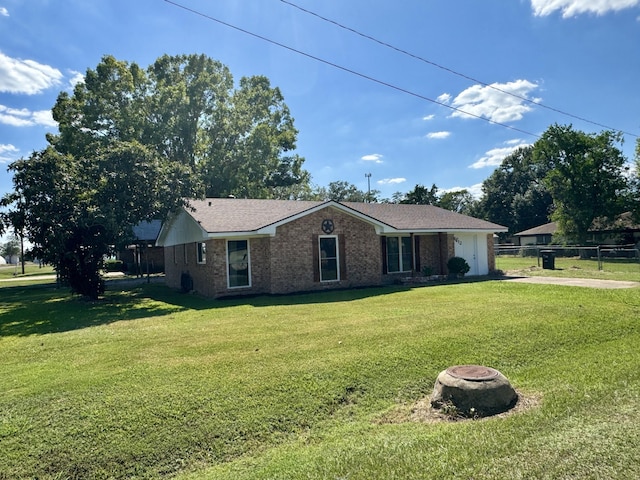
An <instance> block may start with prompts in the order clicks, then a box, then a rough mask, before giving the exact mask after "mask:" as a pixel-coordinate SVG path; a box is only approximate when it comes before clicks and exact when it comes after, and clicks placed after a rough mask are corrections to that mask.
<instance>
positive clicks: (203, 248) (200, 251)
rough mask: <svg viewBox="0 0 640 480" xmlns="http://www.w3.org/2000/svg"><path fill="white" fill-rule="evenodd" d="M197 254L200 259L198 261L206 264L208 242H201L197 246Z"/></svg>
mask: <svg viewBox="0 0 640 480" xmlns="http://www.w3.org/2000/svg"><path fill="white" fill-rule="evenodd" d="M196 256H197V259H198V263H200V264H205V263H207V244H206V243H204V242H199V243H198V244H197V246H196Z"/></svg>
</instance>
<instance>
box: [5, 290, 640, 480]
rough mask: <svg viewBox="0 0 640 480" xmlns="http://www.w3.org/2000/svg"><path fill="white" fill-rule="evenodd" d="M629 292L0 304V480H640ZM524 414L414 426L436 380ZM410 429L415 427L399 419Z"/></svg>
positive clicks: (638, 340) (10, 300)
mask: <svg viewBox="0 0 640 480" xmlns="http://www.w3.org/2000/svg"><path fill="white" fill-rule="evenodd" d="M639 292H640V290H639V289H629V290H593V289H586V288H575V287H558V286H546V285H527V284H515V283H508V282H501V281H485V282H476V283H462V284H457V285H446V284H443V285H436V286H429V287H421V288H414V289H405V288H399V287H398V288H377V289H363V290H354V291H342V292H331V293H322V294H308V295H297V296H287V297H275V298H268V297H260V298H254V299H247V300H237V301H212V300H204V299H201V298H199V297H196V296H193V295H181V294H178V293H174V292H172V291H170V290H168V289H166V288H165V287H163V286H159V285H144V286H142V287H140V288H139V289H136V290H132V291H122V292H110V293H108V294H107V296H106V298H105V299H104V300H101V301H99V302H95V303H88V302H85V301H82V300H79V299H77V298H74V297H71V296H69V295H67V294H64V293H62V292H61V291H57V290H54V289H25V288H18V287H12V288H3V290H2V293H1V295H0V358H1V359H2V361H1V362H0V392H2V395H0V451H1V452H2V454H1V455H0V479H3V480H4V479H14V478H17V479H26V478H39V479H63V478H65V479H66V478H71V479H80V478H98V479H100V478H103V479H107V478H178V479H181V480H185V479H189V480H195V479H233V480H241V479H318V480H320V479H338V478H348V479H350V480H354V479H392V478H398V479H430V478H433V479H442V478H460V479H462V478H464V479H470V478H473V479H494V478H495V479H502V478H527V479H530V478H549V479H557V478H567V479H568V478H581V479H583V478H587V479H588V478H592V479H600V478H618V479H627V478H629V479H631V478H637V477H639V476H640V428H638V425H640V409H638V405H639V400H640V369H638V364H640V349H638V345H640V326H639V325H638V319H639V318H640V294H639ZM467 363H472V364H482V365H488V366H492V367H494V368H497V369H498V370H500V371H501V372H503V373H504V374H505V375H506V376H507V377H508V378H509V379H510V380H511V382H512V383H513V385H514V386H515V387H516V389H517V390H518V392H519V393H520V395H521V399H522V404H523V405H524V406H525V407H527V408H521V409H520V410H519V411H517V412H515V413H512V414H510V415H506V416H504V417H500V418H497V417H494V418H489V419H484V420H468V421H458V422H452V421H432V419H431V418H430V417H420V415H412V411H413V410H415V408H416V406H417V405H418V404H419V402H420V401H421V400H423V399H425V398H426V397H427V396H428V395H429V394H430V393H431V390H432V388H433V384H434V381H435V378H436V376H437V374H438V372H439V371H441V370H443V369H445V368H446V367H448V366H450V365H455V364H467ZM413 417H417V418H413Z"/></svg>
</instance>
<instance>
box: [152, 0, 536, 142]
mask: <svg viewBox="0 0 640 480" xmlns="http://www.w3.org/2000/svg"><path fill="white" fill-rule="evenodd" d="M164 1H165V2H166V3H169V4H171V5H173V6H175V7H178V8H181V9H183V10H185V11H187V12H189V13H192V14H194V15H198V16H200V17H202V18H205V19H207V20H210V21H212V22H216V23H218V24H220V25H224V26H225V27H229V28H232V29H234V30H236V31H238V32H242V33H244V34H247V35H250V36H252V37H254V38H257V39H259V40H262V41H264V42H268V43H270V44H272V45H276V46H278V47H281V48H284V49H286V50H289V51H291V52H294V53H297V54H299V55H303V56H305V57H307V58H310V59H312V60H315V61H317V62H320V63H324V64H325V65H329V66H331V67H333V68H337V69H338V70H342V71H343V72H347V73H350V74H352V75H355V76H358V77H360V78H364V79H365V80H369V81H371V82H374V83H377V84H379V85H383V86H385V87H388V88H392V89H394V90H397V91H399V92H402V93H406V94H407V95H411V96H413V97H416V98H419V99H421V100H425V101H427V102H431V103H435V104H436V105H440V106H441V107H445V108H448V109H450V110H453V111H455V112H458V113H462V114H464V115H468V116H470V117H474V118H477V119H480V120H484V121H485V122H488V123H491V124H493V125H498V126H500V127H504V128H508V129H509V130H513V131H515V132H519V133H522V134H524V135H529V136H531V137H536V138H537V137H539V135H537V134H535V133H531V132H527V131H526V130H522V129H520V128H517V127H513V126H511V125H507V124H505V123H500V122H496V121H495V120H491V119H490V118H485V117H483V116H481V115H477V114H475V113H470V112H467V111H465V110H462V109H461V108H457V107H454V106H452V105H447V104H446V103H443V102H439V101H438V100H435V99H433V98H429V97H427V96H424V95H421V94H419V93H416V92H412V91H411V90H407V89H405V88H402V87H399V86H397V85H394V84H391V83H388V82H385V81H383V80H379V79H377V78H374V77H371V76H369V75H366V74H364V73H361V72H358V71H356V70H352V69H350V68H347V67H344V66H342V65H338V64H337V63H333V62H331V61H329V60H325V59H323V58H320V57H317V56H315V55H311V54H310V53H306V52H303V51H302V50H298V49H295V48H293V47H290V46H288V45H285V44H283V43H280V42H276V41H275V40H271V39H270V38H267V37H264V36H262V35H259V34H257V33H253V32H250V31H249V30H245V29H244V28H241V27H238V26H236V25H232V24H230V23H228V22H225V21H223V20H220V19H218V18H215V17H213V16H211V15H207V14H206V13H203V12H200V11H198V10H195V9H193V8H190V7H187V6H185V5H182V4H180V3H177V2H174V1H172V0H164Z"/></svg>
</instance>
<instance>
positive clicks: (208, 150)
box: [3, 55, 309, 298]
mask: <svg viewBox="0 0 640 480" xmlns="http://www.w3.org/2000/svg"><path fill="white" fill-rule="evenodd" d="M53 116H54V119H55V120H56V121H57V122H58V124H59V133H58V134H56V135H48V136H47V139H48V141H49V144H50V146H49V147H47V148H46V149H44V150H42V151H41V152H36V153H34V154H33V155H31V157H29V158H27V159H21V160H19V161H17V162H14V163H13V164H12V165H11V166H10V170H11V171H13V173H14V187H15V191H14V192H13V193H12V194H11V195H9V196H7V197H6V198H5V199H4V200H3V204H4V205H5V207H7V208H8V209H9V212H13V213H12V216H9V215H5V221H3V223H7V219H8V221H9V223H11V224H13V226H14V227H15V226H16V222H17V219H22V220H21V222H23V224H24V225H23V226H24V231H25V234H26V235H27V236H28V237H29V239H30V240H31V241H32V243H34V244H35V246H36V253H37V254H39V255H40V256H41V257H42V258H43V259H44V260H46V261H48V262H49V263H52V264H53V265H55V266H56V268H57V269H58V272H59V273H60V275H61V276H62V277H63V278H64V279H66V280H68V281H69V283H70V285H71V287H72V289H73V290H74V291H76V292H78V293H81V294H83V295H86V296H89V297H93V298H95V297H97V296H98V295H99V294H100V292H101V291H102V288H103V284H102V279H101V277H100V269H101V267H102V262H103V259H104V256H105V255H106V254H107V253H109V251H110V249H111V248H112V247H113V246H116V245H119V244H121V243H123V242H125V241H126V240H127V237H128V235H129V233H130V232H131V227H132V226H133V225H135V224H136V223H138V222H140V221H143V220H149V219H152V218H162V217H163V216H164V215H166V213H167V212H168V211H170V210H171V209H173V208H175V207H176V206H178V205H181V204H182V203H183V202H184V199H185V198H191V197H199V196H202V195H203V194H204V193H205V192H206V193H207V194H209V195H213V196H227V195H236V196H246V197H254V198H260V197H261V198H269V197H271V198H274V197H282V198H290V197H291V196H294V195H298V194H299V192H300V191H302V190H303V189H302V187H304V185H307V184H308V181H309V175H308V173H307V172H306V171H305V170H303V169H302V164H303V162H304V159H303V158H302V157H300V156H298V155H296V154H295V153H293V151H294V150H295V146H296V145H295V142H296V136H297V130H296V129H295V127H294V125H293V118H292V117H291V115H290V113H289V109H288V107H287V106H286V104H285V103H284V99H283V97H282V94H281V93H280V91H279V89H277V88H272V87H271V86H270V84H269V81H268V79H266V78H265V77H250V78H243V79H241V80H240V83H239V87H238V88H234V82H233V78H232V76H231V73H230V72H229V70H228V68H227V67H225V66H224V65H222V64H221V63H220V62H217V61H214V60H212V59H210V58H208V57H206V56H204V55H179V56H167V55H165V56H163V57H160V58H159V59H158V60H157V61H156V62H154V64H153V65H151V66H150V67H149V68H147V69H146V70H145V69H142V68H140V67H139V66H138V65H137V64H135V63H128V62H124V61H119V60H117V59H115V58H114V57H112V56H105V57H104V58H103V59H102V61H101V62H100V63H99V64H98V66H97V67H96V68H95V69H89V70H87V73H86V76H85V81H84V82H81V83H79V84H77V85H76V87H75V88H74V91H73V94H69V93H66V92H63V93H61V94H60V95H59V96H58V99H57V102H56V104H55V106H54V108H53Z"/></svg>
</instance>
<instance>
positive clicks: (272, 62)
mask: <svg viewBox="0 0 640 480" xmlns="http://www.w3.org/2000/svg"><path fill="white" fill-rule="evenodd" d="M288 2H290V3H288ZM291 3H293V4H294V5H291ZM176 4H178V5H176ZM181 6H183V7H186V8H188V9H192V10H194V11H196V12H198V13H200V14H201V15H198V14H197V13H193V12H190V11H188V10H185V9H184V8H182V7H181ZM302 9H306V10H308V11H310V12H312V13H314V14H315V15H313V14H311V13H309V12H305V11H303V10H302ZM203 15H204V16H203ZM320 17H324V19H322V18H320ZM213 19H216V20H219V21H220V22H224V23H227V24H229V25H233V26H235V27H237V28H239V29H242V30H245V31H248V32H251V33H253V34H255V35H258V36H261V37H264V38H267V39H269V40H271V41H273V42H275V43H270V42H268V41H266V40H265V39H260V38H257V37H255V36H252V35H250V34H248V33H245V32H242V31H240V30H237V29H234V28H232V27H230V26H228V25H224V24H222V23H220V22H217V21H214V20H213ZM329 20H331V21H332V22H335V23H331V22H330V21H329ZM336 23H338V24H340V25H341V26H339V25H336ZM345 27H348V28H349V29H352V30H355V31H356V32H354V31H351V30H348V29H347V28H345ZM363 35H366V36H369V37H372V38H373V39H375V40H377V41H374V40H372V39H370V38H366V37H365V36H363ZM381 42H382V43H385V44H387V45H389V46H392V47H395V49H392V48H390V47H389V46H387V45H383V44H382V43H381ZM277 44H281V45H284V46H286V47H288V48H285V47H283V46H281V45H277ZM300 52H302V53H300ZM165 53H168V54H181V53H204V54H206V55H208V56H210V57H212V58H214V59H217V60H220V61H221V62H222V63H224V64H226V65H227V66H228V67H229V68H230V69H231V72H232V73H233V75H234V78H235V79H236V81H239V79H240V78H241V77H242V76H249V75H266V76H267V77H269V78H270V80H271V82H272V85H274V86H278V87H280V89H281V90H282V92H283V94H284V97H285V102H286V103H287V105H288V106H289V108H290V109H291V112H292V115H293V117H294V118H295V124H296V127H297V128H298V130H299V132H300V133H299V136H298V151H297V153H299V154H300V155H302V156H304V157H305V158H306V162H305V168H306V169H307V170H309V172H310V173H311V175H312V182H313V183H314V184H315V185H319V186H326V185H328V184H329V183H330V182H332V181H336V180H345V181H348V182H350V183H353V184H355V185H356V186H358V187H359V188H360V189H362V190H366V188H367V178H366V176H365V174H368V173H370V174H371V178H370V182H371V188H375V189H378V190H380V191H381V193H382V195H381V196H382V197H386V198H390V197H391V196H392V195H393V193H394V192H403V193H406V192H408V191H409V190H412V189H413V187H414V186H415V185H416V184H423V185H426V186H430V185H431V184H433V183H435V184H436V185H437V186H438V187H439V188H440V189H441V190H448V189H454V188H469V189H470V190H471V191H472V192H474V193H477V194H478V193H479V187H480V184H481V182H482V181H483V180H484V179H486V178H487V177H488V176H489V175H491V173H492V171H493V170H494V169H495V167H496V165H498V164H499V163H500V161H501V160H502V159H503V158H504V157H505V156H506V155H508V154H509V153H510V152H511V151H512V150H513V149H514V148H516V147H517V146H519V145H523V144H529V143H533V142H534V141H535V140H536V136H537V135H540V134H541V133H542V132H544V130H545V129H546V128H547V127H548V126H549V125H551V124H553V123H560V124H567V123H572V124H573V125H574V127H575V128H577V129H580V130H584V131H586V132H600V131H602V130H603V129H604V127H602V126H598V125H596V124H601V125H605V126H607V127H611V128H613V129H617V130H621V131H624V132H627V134H626V135H625V144H624V148H623V150H624V152H625V154H626V155H627V157H628V158H629V160H632V157H633V150H634V146H635V141H636V138H637V137H636V136H637V135H640V0H483V1H478V0H446V1H445V0H440V1H436V0H430V1H426V0H402V1H400V2H398V1H395V2H391V1H389V0H387V1H379V0H349V1H344V0H325V1H322V2H321V1H317V0H316V1H313V0H287V2H284V1H281V0H242V1H240V0H215V1H204V0H175V4H174V3H171V2H167V1H165V0H90V1H87V0H64V1H63V0H29V1H28V2H27V1H24V0H0V195H2V194H4V193H5V192H7V191H9V190H10V189H11V176H10V175H9V173H8V172H7V171H6V167H7V165H8V164H9V163H10V162H11V161H13V160H15V159H18V158H20V157H23V156H24V157H26V156H28V155H29V154H30V153H31V152H32V151H33V150H39V149H41V148H43V147H44V146H45V145H46V141H45V133H46V132H55V131H56V125H55V122H53V119H52V117H51V113H50V109H51V107H52V106H53V105H54V103H55V99H56V97H57V95H58V93H59V92H60V91H63V90H68V91H71V88H72V85H73V84H74V82H77V81H81V79H82V74H83V73H84V72H85V71H86V69H87V68H95V67H96V65H97V64H98V63H99V62H100V59H101V58H102V56H103V55H106V54H111V55H113V56H115V57H116V58H118V59H119V60H126V61H129V62H136V63H138V64H139V65H140V66H142V67H147V66H148V65H149V64H151V63H152V62H153V61H154V60H155V59H156V58H157V57H159V56H161V55H163V54H165ZM408 54H411V55H408ZM314 57H315V58H314ZM331 64H333V65H336V66H337V67H336V66H333V65H331ZM434 64H435V65H434ZM508 93H510V94H514V95H517V96H513V95H509V94H508ZM518 97H520V98H518ZM524 99H527V100H529V101H525V100H524ZM541 105H544V106H545V107H543V106H541ZM554 109H555V110H554ZM557 110H560V111H562V112H566V113H568V114H570V115H573V116H574V117H571V116H568V115H565V114H563V113H560V112H558V111H557ZM467 114H472V115H473V116H469V115H467ZM479 117H481V118H479ZM575 117H580V118H582V119H584V120H579V119H577V118H575ZM585 120H587V121H585ZM491 122H494V123H491ZM590 122H593V123H590ZM499 124H501V125H499ZM509 127H510V128H509Z"/></svg>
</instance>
